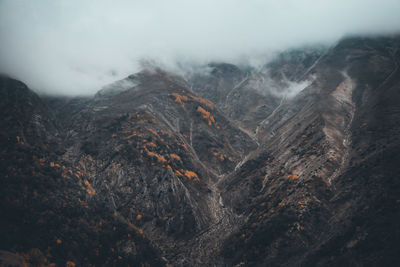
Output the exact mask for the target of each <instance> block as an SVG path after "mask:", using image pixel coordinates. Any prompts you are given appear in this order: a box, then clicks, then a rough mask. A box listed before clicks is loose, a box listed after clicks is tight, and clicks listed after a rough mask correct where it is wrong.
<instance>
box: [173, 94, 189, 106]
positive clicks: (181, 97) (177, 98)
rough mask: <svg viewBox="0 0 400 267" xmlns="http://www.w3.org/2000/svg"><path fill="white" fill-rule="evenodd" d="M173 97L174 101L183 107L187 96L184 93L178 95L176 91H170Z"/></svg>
mask: <svg viewBox="0 0 400 267" xmlns="http://www.w3.org/2000/svg"><path fill="white" fill-rule="evenodd" d="M171 95H172V96H173V97H174V98H175V99H174V101H175V103H178V104H179V105H181V107H182V108H184V107H185V104H184V102H186V101H187V100H188V97H187V96H185V95H180V94H178V93H172V94H171Z"/></svg>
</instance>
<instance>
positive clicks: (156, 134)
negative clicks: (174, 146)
mask: <svg viewBox="0 0 400 267" xmlns="http://www.w3.org/2000/svg"><path fill="white" fill-rule="evenodd" d="M147 131H149V132H150V133H152V134H153V135H155V136H157V137H158V138H160V136H159V135H158V133H157V132H156V131H154V130H153V129H151V128H148V129H147Z"/></svg>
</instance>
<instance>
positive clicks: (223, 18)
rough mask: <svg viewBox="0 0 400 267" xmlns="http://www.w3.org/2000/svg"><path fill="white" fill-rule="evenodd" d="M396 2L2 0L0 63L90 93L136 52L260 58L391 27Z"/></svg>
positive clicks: (48, 84) (191, 59)
mask: <svg viewBox="0 0 400 267" xmlns="http://www.w3.org/2000/svg"><path fill="white" fill-rule="evenodd" d="M399 10H400V2H399V1H397V0H383V1H382V0H351V1H344V0H340V1H317V0H302V1H293V0H284V1H271V0H267V1H260V0H250V1H239V0H220V1H211V0H204V1H186V0H170V1H162V0H151V1H127V0H118V1H115V0H114V1H111V0H100V1H90V0H61V1H51V0H37V1H30V0H2V1H0V39H1V43H2V45H1V47H0V72H2V73H7V74H9V75H11V76H13V77H15V78H18V79H21V80H23V81H25V82H26V83H27V84H28V85H29V86H30V87H31V88H34V89H35V90H37V91H39V92H45V93H49V94H64V95H77V94H94V93H95V92H96V91H97V90H98V89H99V88H101V87H102V86H103V85H104V84H108V83H111V82H113V81H115V80H119V79H122V78H124V77H126V76H128V75H130V74H132V73H135V72H137V71H140V70H141V68H142V66H141V64H140V62H141V60H143V59H145V60H148V59H151V60H155V61H156V62H157V65H163V66H164V68H167V69H170V70H171V69H174V70H177V69H179V70H182V68H183V69H184V70H186V69H187V68H188V66H190V65H193V64H194V65H198V64H207V63H209V62H210V61H220V62H230V63H234V64H240V63H248V62H249V63H251V65H253V66H260V65H262V64H263V63H264V62H265V61H266V59H268V58H270V57H271V55H272V54H274V53H275V52H277V51H283V50H285V49H287V48H289V47H299V46H301V45H308V44H311V45H313V44H316V43H317V44H319V43H323V44H327V45H332V44H333V43H335V42H337V41H338V40H339V39H340V38H342V37H344V36H347V35H353V34H388V33H389V34H390V33H393V32H396V31H399V30H400V22H399V19H398V12H399ZM177 62H178V63H179V64H177ZM182 64H183V66H182Z"/></svg>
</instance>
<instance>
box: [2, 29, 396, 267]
mask: <svg viewBox="0 0 400 267" xmlns="http://www.w3.org/2000/svg"><path fill="white" fill-rule="evenodd" d="M399 48H400V38H399V37H397V36H394V37H379V38H361V37H353V38H346V39H343V40H342V41H340V42H339V43H338V44H336V45H334V46H332V47H329V48H328V47H307V48H299V49H295V50H290V51H285V52H283V53H281V54H279V55H278V56H277V57H276V58H275V59H274V60H272V61H270V62H268V63H266V64H265V65H264V66H263V67H261V68H259V69H254V68H252V67H243V66H235V65H232V64H227V63H212V64H209V66H208V67H207V69H208V71H207V72H204V71H203V70H202V71H198V72H192V73H190V75H189V74H188V75H176V74H173V73H170V72H168V71H165V70H162V69H159V68H153V69H146V70H143V71H141V72H139V73H136V74H133V75H131V76H129V77H127V78H126V79H124V80H122V81H118V82H115V83H113V84H111V85H108V86H106V87H104V88H103V89H102V90H100V91H99V92H98V93H97V94H96V95H95V96H94V97H86V98H80V97H76V98H64V97H54V96H52V97H50V96H40V97H39V96H38V95H37V94H35V93H34V92H33V91H31V90H30V89H29V88H27V86H26V85H24V84H23V83H22V82H19V81H16V80H14V79H12V78H9V77H6V76H2V77H1V78H0V94H1V96H0V110H1V112H2V119H1V121H0V124H1V125H0V129H1V130H0V155H1V164H0V174H1V177H0V183H1V186H0V205H1V214H2V218H1V220H0V224H1V227H0V240H1V242H0V262H1V263H2V264H4V265H5V266H12V265H14V266H15V265H16V266H338V265H344V266H377V265H382V266H397V265H398V264H400V257H399V256H398V255H399V253H400V247H399V246H398V243H399V241H400V238H399V237H400V227H399V223H398V222H399V219H400V213H399V209H400V182H399V179H398V177H399V176H398V174H399V173H400V165H399V164H398V163H399V162H400V156H399V153H398V152H399V151H400V70H399V64H400V51H399Z"/></svg>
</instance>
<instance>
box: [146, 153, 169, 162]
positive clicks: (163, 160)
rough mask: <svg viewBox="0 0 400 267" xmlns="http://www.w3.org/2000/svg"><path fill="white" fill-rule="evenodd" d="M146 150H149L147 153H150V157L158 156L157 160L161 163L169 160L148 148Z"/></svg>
mask: <svg viewBox="0 0 400 267" xmlns="http://www.w3.org/2000/svg"><path fill="white" fill-rule="evenodd" d="M146 152H147V155H149V156H150V157H153V158H156V159H157V162H159V163H165V162H167V160H166V159H165V158H164V156H162V155H159V154H157V153H154V152H151V151H148V150H146Z"/></svg>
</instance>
